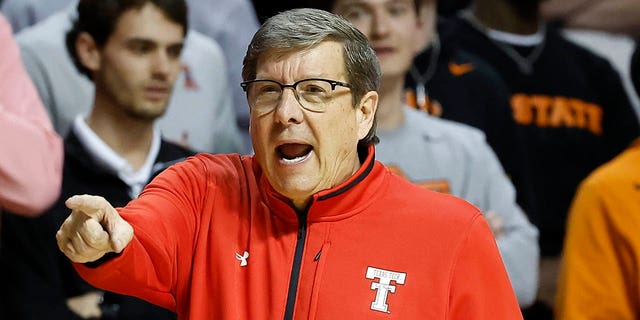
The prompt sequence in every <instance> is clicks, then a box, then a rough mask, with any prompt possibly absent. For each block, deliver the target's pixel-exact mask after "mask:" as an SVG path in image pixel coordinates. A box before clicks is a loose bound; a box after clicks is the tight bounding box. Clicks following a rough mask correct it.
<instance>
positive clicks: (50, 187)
mask: <svg viewBox="0 0 640 320" xmlns="http://www.w3.org/2000/svg"><path fill="white" fill-rule="evenodd" d="M0 43H2V46H0V57H1V59H0V74H2V77H1V78H0V186H1V187H0V207H1V208H5V209H7V210H9V211H11V212H14V213H18V214H25V215H35V214H38V213H40V212H42V211H44V210H45V209H47V207H49V206H50V205H51V204H52V203H53V201H55V200H56V198H57V197H58V194H59V192H60V184H61V180H62V160H63V150H62V139H61V138H60V137H59V136H58V135H57V134H56V133H55V131H54V130H53V128H52V126H51V122H50V121H49V118H48V117H47V114H46V112H45V110H44V107H43V106H42V102H41V101H40V99H39V97H38V93H37V92H36V90H35V88H34V87H33V83H31V80H30V79H29V77H28V75H27V74H26V72H25V70H24V67H23V65H22V62H21V60H20V55H19V51H18V48H17V45H16V44H15V41H14V39H13V37H12V35H11V28H10V27H9V25H8V24H7V23H6V21H5V20H4V18H2V17H1V16H0Z"/></svg>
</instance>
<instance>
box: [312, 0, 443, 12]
mask: <svg viewBox="0 0 640 320" xmlns="http://www.w3.org/2000/svg"><path fill="white" fill-rule="evenodd" d="M433 1H436V0H433ZM299 2H300V3H302V4H304V5H305V6H306V7H308V8H314V9H320V10H325V11H329V12H331V11H333V6H334V5H335V4H336V0H299ZM424 2H425V1H424V0H413V5H414V7H415V9H416V12H419V11H420V7H422V5H423V4H424Z"/></svg>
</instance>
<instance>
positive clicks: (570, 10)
mask: <svg viewBox="0 0 640 320" xmlns="http://www.w3.org/2000/svg"><path fill="white" fill-rule="evenodd" d="M542 14H543V16H544V17H545V18H547V19H550V20H563V21H564V23H565V25H566V26H568V27H572V28H582V29H595V30H602V31H606V32H613V33H623V34H628V35H631V36H640V20H638V16H640V2H638V1H637V0H608V1H594V0H553V1H547V2H545V3H543V4H542Z"/></svg>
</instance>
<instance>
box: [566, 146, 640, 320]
mask: <svg viewBox="0 0 640 320" xmlns="http://www.w3.org/2000/svg"><path fill="white" fill-rule="evenodd" d="M639 263H640V138H638V139H636V141H635V142H634V144H633V146H632V147H631V148H629V149H627V150H626V151H624V152H623V153H622V154H620V155H619V156H618V157H616V158H614V159H613V160H611V161H610V162H608V163H606V164H605V165H603V166H601V167H600V168H598V169H597V170H596V171H594V172H593V173H592V174H591V175H590V176H589V177H588V178H587V179H586V180H585V181H584V182H583V183H582V184H581V186H580V188H579V190H578V192H577V194H576V197H575V199H574V201H573V205H572V207H571V211H570V213H569V221H568V229H567V237H566V240H565V247H564V252H563V268H562V271H561V273H560V279H559V283H558V296H557V303H556V304H557V306H556V318H557V319H616V320H627V319H628V320H632V319H636V320H637V319H640V264H639Z"/></svg>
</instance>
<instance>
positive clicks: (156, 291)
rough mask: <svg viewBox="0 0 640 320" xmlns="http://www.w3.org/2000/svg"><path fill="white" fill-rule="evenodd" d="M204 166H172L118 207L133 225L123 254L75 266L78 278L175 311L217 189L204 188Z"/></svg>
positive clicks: (192, 161) (193, 163) (194, 162)
mask: <svg viewBox="0 0 640 320" xmlns="http://www.w3.org/2000/svg"><path fill="white" fill-rule="evenodd" d="M204 166H205V164H204V163H203V162H202V161H201V160H199V159H198V158H190V160H186V161H184V162H181V163H178V164H176V165H173V166H172V167H169V168H168V169H166V170H165V171H163V172H162V173H161V174H160V175H158V176H157V177H156V178H155V179H154V180H153V181H152V182H151V183H150V184H149V185H148V186H147V187H146V188H145V189H144V191H143V192H142V194H141V195H140V197H139V198H138V199H136V200H134V201H131V202H130V203H129V204H127V206H126V207H124V208H118V212H119V213H120V215H121V216H122V217H123V218H124V219H125V220H127V222H129V223H130V224H131V225H132V226H133V229H134V237H133V240H132V241H131V242H130V243H129V245H128V246H127V247H126V248H125V249H124V250H123V251H122V253H121V254H119V255H116V256H115V257H114V258H112V259H108V260H106V261H105V262H103V263H100V264H99V265H98V266H97V267H95V268H91V267H90V266H88V265H84V264H74V266H75V267H76V270H77V271H78V272H79V274H80V275H81V276H82V277H83V278H84V279H85V280H87V281H88V282H89V283H91V284H92V285H94V286H96V287H98V288H102V289H105V290H108V291H113V292H116V293H120V294H126V295H131V296H135V297H138V298H140V299H143V300H146V301H148V302H150V303H153V304H156V305H159V306H161V307H163V308H166V309H169V310H171V311H174V312H175V311H176V307H177V299H176V296H178V295H180V292H182V289H184V288H181V287H180V286H179V283H187V282H188V277H189V273H190V271H191V262H192V260H193V253H194V250H195V249H194V246H195V245H194V242H195V237H196V233H197V225H198V223H199V219H200V213H201V212H202V211H203V203H204V199H205V198H206V197H215V195H213V194H214V193H215V191H213V190H207V185H208V184H207V183H206V182H205V179H206V178H205V177H206V176H207V174H206V172H204V170H203V169H202V168H204ZM208 201H209V202H211V201H212V200H208Z"/></svg>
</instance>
